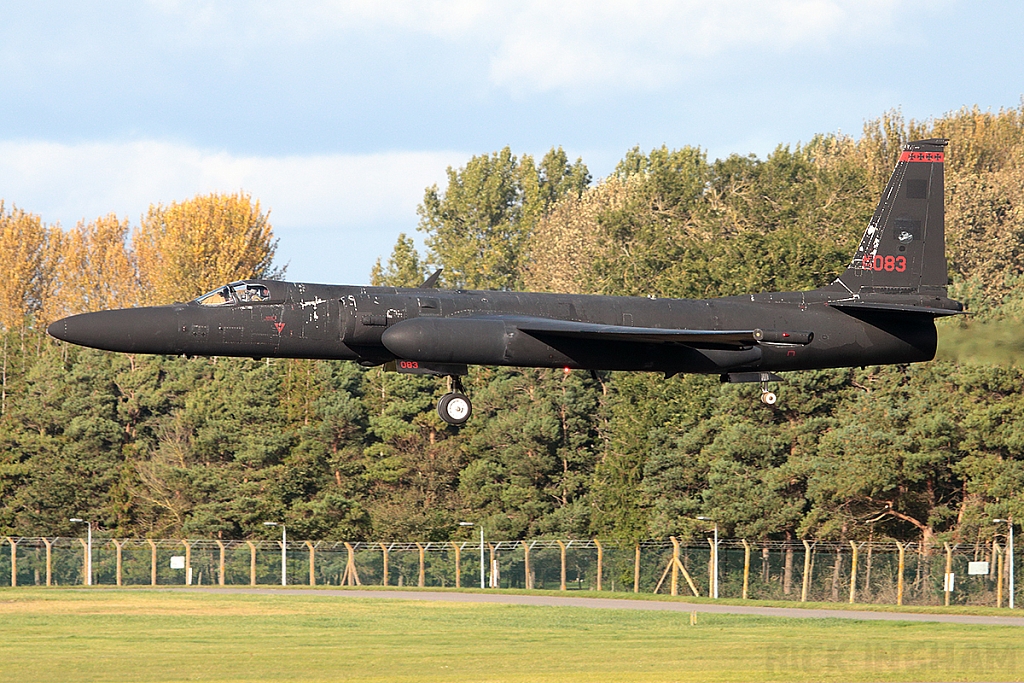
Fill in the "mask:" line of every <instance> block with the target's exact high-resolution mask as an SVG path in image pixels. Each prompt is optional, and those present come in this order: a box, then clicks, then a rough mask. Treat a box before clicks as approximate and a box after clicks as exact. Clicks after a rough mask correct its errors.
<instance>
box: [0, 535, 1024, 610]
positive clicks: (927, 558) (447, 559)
mask: <svg viewBox="0 0 1024 683" xmlns="http://www.w3.org/2000/svg"><path fill="white" fill-rule="evenodd" d="M0 543H2V545H0V582H2V583H3V584H7V583H8V581H9V582H10V585H12V586H32V585H54V586H67V585H80V584H84V583H86V581H85V577H86V556H87V552H86V549H87V543H86V541H85V539H82V538H66V537H65V538H40V537H17V536H11V537H2V539H0ZM483 550H484V552H483V563H482V564H483V568H484V571H483V584H484V585H485V586H486V587H495V588H513V589H514V588H520V589H528V588H535V589H554V590H559V589H561V590H567V591H572V590H602V591H612V592H623V591H625V592H641V593H652V592H658V593H661V594H670V593H672V591H673V590H675V592H676V594H680V595H694V594H696V595H700V596H708V595H711V594H712V593H713V589H714V581H713V579H714V571H713V568H714V562H713V558H714V546H713V543H711V542H710V541H709V542H692V541H691V542H677V541H675V539H668V540H650V541H644V542H642V543H639V544H636V545H622V544H616V543H611V542H604V541H599V540H592V539H587V540H578V539H574V540H530V541H500V542H492V543H486V544H485V546H484V549H483ZM281 554H282V547H281V542H280V541H216V540H207V539H187V540H168V539H160V540H155V539H114V538H104V537H100V536H98V535H94V537H93V540H92V583H93V584H98V585H123V586H131V585H175V584H177V585H183V584H190V585H229V586H233V585H273V584H280V583H281V573H282V572H281ZM172 557H178V558H182V559H179V560H178V564H179V565H180V566H182V567H183V568H181V569H175V568H172V561H171V558H172ZM285 557H286V565H287V571H286V579H287V583H288V584H289V585H317V586H327V585H333V586H338V585H350V586H355V585H362V586H382V585H383V586H421V587H456V586H461V587H479V586H480V585H481V571H480V569H481V552H480V544H479V542H474V541H465V542H444V543H425V542H424V543H406V542H384V543H367V542H359V543H345V542H332V541H289V542H288V546H287V549H286V553H285ZM970 563H987V564H984V565H982V564H974V565H971V566H969V564H970ZM969 569H970V570H972V571H970V572H969ZM12 570H13V571H12ZM979 572H980V573H979ZM1009 573H1010V569H1009V556H1008V553H1007V552H1006V549H1005V548H1004V547H1003V546H1002V544H1000V543H999V542H988V543H980V542H979V543H976V544H973V545H969V546H968V545H962V544H960V545H952V544H949V545H945V544H940V545H935V546H923V545H921V544H919V543H906V544H899V543H896V542H873V543H867V542H861V543H855V544H850V543H847V544H839V543H833V542H824V541H799V542H796V543H784V542H753V541H743V540H723V541H720V543H719V546H718V589H719V590H718V593H719V597H722V598H743V597H745V598H748V599H753V600H793V601H801V600H804V601H812V602H851V601H852V602H857V603H879V604H905V605H941V604H945V603H946V602H947V599H948V604H954V605H988V606H1006V605H1007V604H1008V601H1009V580H1008V577H1009ZM947 574H952V575H953V576H954V579H953V582H952V586H950V585H949V584H948V583H947V580H946V575H947ZM947 587H950V588H952V590H951V591H946V590H945V589H946V588H947ZM1015 597H1016V598H1017V599H1018V600H1019V598H1020V597H1021V596H1020V594H1019V591H1018V595H1017V596H1015Z"/></svg>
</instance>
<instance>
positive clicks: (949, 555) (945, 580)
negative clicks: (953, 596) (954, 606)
mask: <svg viewBox="0 0 1024 683" xmlns="http://www.w3.org/2000/svg"><path fill="white" fill-rule="evenodd" d="M942 545H943V547H944V548H945V549H946V575H945V576H943V577H942V588H943V592H944V593H945V594H946V607H949V594H950V593H951V592H952V591H950V590H949V589H950V585H949V575H950V573H951V572H952V571H953V549H952V548H950V547H949V543H946V542H943V544H942Z"/></svg>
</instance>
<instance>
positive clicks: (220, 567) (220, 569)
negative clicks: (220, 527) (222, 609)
mask: <svg viewBox="0 0 1024 683" xmlns="http://www.w3.org/2000/svg"><path fill="white" fill-rule="evenodd" d="M217 548H218V549H219V550H220V560H219V562H218V563H217V584H218V585H220V586H223V585H224V541H222V540H220V539H219V538H218V539H217Z"/></svg>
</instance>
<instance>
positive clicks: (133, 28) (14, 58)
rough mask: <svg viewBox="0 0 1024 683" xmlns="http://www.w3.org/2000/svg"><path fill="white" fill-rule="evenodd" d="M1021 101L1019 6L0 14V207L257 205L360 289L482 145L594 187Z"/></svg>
mask: <svg viewBox="0 0 1024 683" xmlns="http://www.w3.org/2000/svg"><path fill="white" fill-rule="evenodd" d="M1022 94H1024V3H1020V2H988V3H971V2H960V1H953V0H932V1H930V2H918V1H911V0H908V1H902V2H900V1H895V0H858V1H846V0H778V1H767V0H766V1H764V2H756V1H753V0H749V1H746V2H741V1H736V0H718V1H716V2H709V1H708V0H702V1H688V0H684V1H680V2H657V1H652V2H642V1H636V0H634V1H633V2H618V1H601V0H591V1H588V2H582V1H579V2H577V1H566V2H560V3H558V2H550V1H549V2H531V1H529V0H520V1H519V2H508V3H502V2H488V3H484V2H473V1H469V0H455V1H453V2H429V1H428V2H406V1H404V0H390V1H389V2H367V1H357V0H348V1H337V2H316V1H312V2H304V3H294V2H273V1H267V2H260V1H250V2H210V3H207V2H202V1H200V0H195V1H191V2H185V1H182V2H175V1H171V0H167V1H162V2H139V1H138V0H136V1H133V2H106V3H102V4H100V3H81V2H32V3H30V2H8V1H7V0H0V198H2V199H3V200H5V202H6V204H7V205H8V207H9V206H10V205H12V204H14V205H17V206H19V207H21V208H24V209H26V210H28V211H31V212H33V213H37V214H39V215H41V216H42V218H43V220H45V221H47V222H50V223H55V222H60V223H61V224H62V225H64V226H70V225H73V224H74V223H76V222H77V221H78V220H81V219H83V218H84V219H87V220H88V219H92V218H95V217H97V216H99V215H104V214H107V213H110V212H114V213H116V214H118V215H120V216H123V217H128V218H130V219H131V220H132V221H133V222H137V221H138V219H139V216H140V215H141V214H142V213H143V212H144V211H145V209H146V207H147V206H148V205H149V204H151V203H155V202H164V203H167V202H170V201H174V200H180V199H186V198H188V197H190V196H192V195H194V194H197V193H200V192H210V191H236V190H240V189H241V190H245V191H247V192H250V193H251V194H252V195H253V196H254V197H256V198H257V199H259V200H260V201H261V204H262V205H263V207H264V208H269V209H270V210H271V222H272V224H273V225H274V227H275V232H276V234H277V236H278V237H279V238H280V244H279V249H278V261H279V262H280V263H288V278H289V279H292V280H303V281H314V282H350V283H361V282H365V281H366V280H367V278H368V275H369V271H370V268H371V266H372V265H373V262H374V260H375V259H376V258H377V256H381V255H384V256H386V255H387V253H389V251H390V248H391V246H392V244H393V243H394V241H395V238H396V237H397V235H398V233H399V232H406V233H415V232H416V230H415V229H416V224H417V217H416V206H417V204H418V203H419V201H420V200H421V198H422V196H423V190H424V188H425V187H426V186H428V185H430V184H432V183H435V182H436V183H443V180H444V172H445V168H446V167H447V166H448V165H455V166H459V165H461V164H463V163H464V162H465V160H466V159H468V157H469V156H471V155H473V154H480V153H488V152H491V151H494V150H497V149H500V148H501V147H503V146H505V145H510V146H511V147H512V149H513V151H514V152H516V153H517V154H522V153H528V154H534V155H541V154H543V153H544V152H545V151H546V150H547V149H549V148H551V147H552V146H558V145H561V146H563V147H564V148H565V149H566V151H567V152H568V153H569V154H570V156H572V157H577V156H579V157H582V158H583V160H584V161H585V162H586V163H587V164H588V165H589V167H590V169H591V171H592V173H593V174H594V176H595V178H599V177H601V176H603V175H606V174H607V173H609V172H610V170H611V169H612V168H613V166H614V165H615V162H616V161H617V160H618V159H619V158H621V157H622V155H623V154H624V153H625V151H626V150H627V149H629V148H631V147H633V146H634V145H640V146H641V147H642V148H644V149H649V148H651V147H654V146H660V145H662V144H666V145H668V146H670V147H681V146H683V145H687V144H689V145H697V146H701V147H703V148H704V149H706V150H707V151H708V152H709V154H710V155H711V156H712V157H720V156H725V155H728V154H730V153H734V152H737V153H741V154H747V153H751V152H753V153H756V154H758V155H760V156H764V155H765V154H767V153H769V152H770V151H771V150H772V149H773V148H774V147H775V146H776V145H777V144H780V143H786V144H796V143H798V142H800V141H806V140H808V139H809V138H810V137H811V136H812V135H814V134H815V133H819V132H831V131H837V130H842V131H843V132H849V133H852V134H858V133H859V131H860V129H861V126H862V124H863V122H864V121H865V120H866V119H870V118H873V117H877V116H878V115H880V114H881V113H883V112H884V111H886V110H888V109H893V108H900V109H901V110H902V112H903V113H904V115H906V116H907V117H908V118H918V119H923V118H928V117H931V116H937V115H941V114H943V113H945V112H947V111H950V110H954V109H957V108H959V107H962V106H971V105H978V106H980V107H981V108H982V109H992V110H997V109H999V108H1000V107H1017V106H1020V104H1021V96H1022Z"/></svg>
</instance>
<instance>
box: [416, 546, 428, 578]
mask: <svg viewBox="0 0 1024 683" xmlns="http://www.w3.org/2000/svg"><path fill="white" fill-rule="evenodd" d="M416 547H417V548H418V549H419V551H420V574H419V578H418V579H417V581H416V585H417V586H419V587H420V588H423V587H424V586H425V585H427V568H426V566H425V564H426V562H425V558H424V552H423V544H422V543H416Z"/></svg>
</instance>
